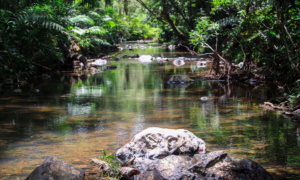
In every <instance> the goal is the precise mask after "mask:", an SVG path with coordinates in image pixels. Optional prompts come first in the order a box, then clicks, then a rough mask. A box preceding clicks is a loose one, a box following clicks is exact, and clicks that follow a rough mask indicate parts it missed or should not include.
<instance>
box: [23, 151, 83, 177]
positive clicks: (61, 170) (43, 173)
mask: <svg viewBox="0 0 300 180" xmlns="http://www.w3.org/2000/svg"><path fill="white" fill-rule="evenodd" d="M83 178H84V171H83V170H82V169H80V168H76V167H74V166H71V165H70V164H68V163H67V162H65V161H63V160H61V159H58V158H57V157H56V156H49V157H48V158H47V159H46V160H45V161H44V162H43V164H42V165H41V166H39V167H37V168H35V169H34V171H33V172H32V173H31V174H30V175H29V176H28V177H27V178H26V180H50V179H53V180H64V179H70V180H83Z"/></svg>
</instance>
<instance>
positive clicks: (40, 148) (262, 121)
mask: <svg viewBox="0 0 300 180" xmlns="http://www.w3.org/2000/svg"><path fill="white" fill-rule="evenodd" d="M136 53H138V54H150V55H160V54H161V53H163V54H164V55H165V57H176V56H188V54H186V53H179V52H174V51H169V52H166V51H165V50H163V49H160V48H152V49H144V50H141V49H138V50H133V51H125V53H124V54H129V55H132V54H136ZM124 54H122V55H121V56H123V55H124ZM111 63H112V64H113V65H117V67H118V68H117V69H115V70H106V71H103V72H102V73H100V74H96V75H89V76H82V77H71V76H67V75H65V76H61V77H52V78H51V79H48V80H44V81H42V80H40V79H36V80H35V81H34V82H33V83H32V84H29V85H28V86H26V87H24V88H22V90H23V91H22V93H13V92H12V91H13V89H9V88H5V89H1V98H0V179H1V180H2V179H24V178H26V177H27V176H28V174H30V172H32V171H33V169H34V168H35V167H37V166H39V165H40V164H41V163H42V162H43V161H44V160H45V158H46V156H48V155H56V156H58V157H59V158H61V159H63V160H65V161H67V162H69V163H70V164H73V165H75V166H77V167H80V168H84V169H86V168H87V164H89V162H90V158H93V157H99V156H100V155H102V153H101V151H102V150H106V152H108V154H112V153H114V152H115V151H116V150H117V149H118V148H120V147H121V146H122V145H124V144H126V143H127V142H129V141H130V139H131V138H132V137H133V136H134V135H135V134H137V133H138V132H140V131H142V130H143V129H145V128H147V127H163V128H172V129H177V128H184V129H187V130H190V131H192V132H193V133H194V134H195V135H197V136H198V137H200V138H202V139H203V140H204V141H205V142H206V143H207V150H208V151H214V150H224V151H226V152H227V153H228V154H229V155H232V156H237V157H247V158H250V159H252V160H254V161H256V162H258V163H260V164H261V165H262V166H263V167H264V168H266V169H267V171H268V172H270V173H271V174H272V175H273V177H274V178H276V179H300V132H299V131H300V126H299V124H296V123H294V122H292V121H290V120H288V119H284V118H283V117H281V116H280V115H279V114H277V113H274V112H269V111H266V110H264V109H263V108H262V107H260V104H262V103H263V102H264V101H265V100H266V99H269V98H270V97H273V96H274V92H273V91H272V88H270V87H267V86H259V87H258V86H257V87H255V86H249V85H245V84H234V83H230V84H229V85H228V84H227V83H224V82H208V81H201V80H200V78H201V77H203V76H204V75H205V74H206V73H207V70H208V68H197V67H196V65H195V63H186V64H185V65H184V66H180V67H177V66H174V65H173V64H172V63H166V64H159V63H155V62H154V63H147V64H143V63H140V62H139V61H138V60H135V59H124V60H122V61H120V62H111ZM100 69H103V70H104V69H105V68H100ZM173 74H186V75H189V76H190V77H191V78H193V79H195V80H196V81H195V82H194V83H193V84H190V85H188V86H181V87H178V86H174V85H170V84H168V83H167V81H168V80H169V79H170V78H171V76H172V75H173ZM35 89H39V91H40V92H38V93H36V92H34V90H35ZM201 97H208V101H207V102H202V101H201V100H199V99H200V98H201Z"/></svg>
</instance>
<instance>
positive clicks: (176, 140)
mask: <svg viewBox="0 0 300 180" xmlns="http://www.w3.org/2000/svg"><path fill="white" fill-rule="evenodd" d="M205 151H206V146H205V142H204V141H203V140H202V139H200V138H198V137H197V136H195V135H194V134H193V133H191V132H190V131H188V130H184V129H178V130H175V129H164V128H156V127H152V128H148V129H146V130H144V131H142V132H140V133H139V134H137V135H135V137H134V138H133V139H132V140H131V142H129V143H128V144H126V145H124V146H123V147H122V148H120V149H119V150H118V151H117V152H116V158H117V159H118V160H119V161H121V162H127V161H129V160H131V159H133V158H138V157H145V158H147V159H156V158H161V157H164V156H168V155H171V154H175V155H179V154H194V153H198V152H205Z"/></svg>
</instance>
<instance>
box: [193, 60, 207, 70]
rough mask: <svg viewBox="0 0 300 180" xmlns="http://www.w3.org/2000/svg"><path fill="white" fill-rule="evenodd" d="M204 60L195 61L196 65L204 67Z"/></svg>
mask: <svg viewBox="0 0 300 180" xmlns="http://www.w3.org/2000/svg"><path fill="white" fill-rule="evenodd" d="M206 65H207V63H206V61H197V63H196V66H197V67H198V68H199V67H206Z"/></svg>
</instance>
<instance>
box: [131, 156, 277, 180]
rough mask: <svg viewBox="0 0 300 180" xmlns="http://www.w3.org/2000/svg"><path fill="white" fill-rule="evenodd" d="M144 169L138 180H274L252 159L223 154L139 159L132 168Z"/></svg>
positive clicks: (137, 177)
mask: <svg viewBox="0 0 300 180" xmlns="http://www.w3.org/2000/svg"><path fill="white" fill-rule="evenodd" d="M132 167H134V168H138V169H140V170H141V174H140V175H138V176H136V177H135V179H138V180H144V179H147V180H160V179H161V180H165V179H174V180H177V179H178V180H179V179H180V180H182V179H186V180H200V179H230V180H240V179H246V180H248V179H249V180H252V179H255V180H272V176H271V175H270V174H269V173H268V172H267V171H266V170H265V169H264V168H262V167H261V166H260V165H258V164H257V163H255V162H254V161H251V160H249V159H239V158H235V157H231V156H228V155H227V153H226V152H224V151H214V152H210V153H208V154H195V155H194V156H193V157H189V156H187V155H170V156H167V157H165V158H162V159H155V160H151V159H147V158H140V157H139V158H136V159H135V160H134V163H133V165H132Z"/></svg>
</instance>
